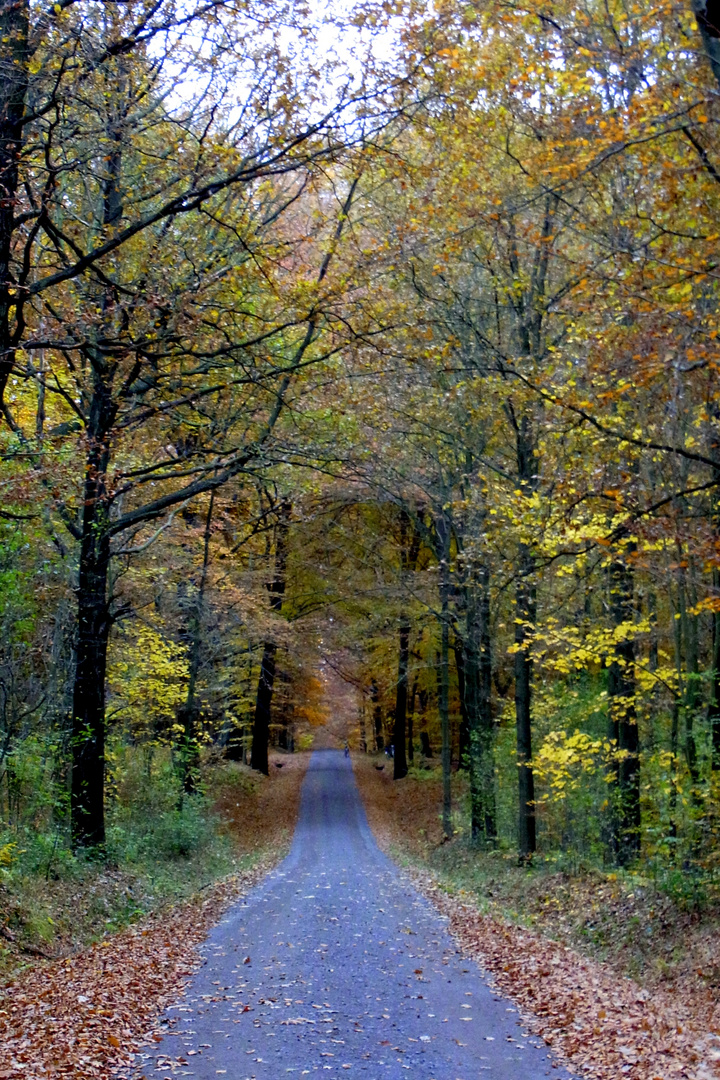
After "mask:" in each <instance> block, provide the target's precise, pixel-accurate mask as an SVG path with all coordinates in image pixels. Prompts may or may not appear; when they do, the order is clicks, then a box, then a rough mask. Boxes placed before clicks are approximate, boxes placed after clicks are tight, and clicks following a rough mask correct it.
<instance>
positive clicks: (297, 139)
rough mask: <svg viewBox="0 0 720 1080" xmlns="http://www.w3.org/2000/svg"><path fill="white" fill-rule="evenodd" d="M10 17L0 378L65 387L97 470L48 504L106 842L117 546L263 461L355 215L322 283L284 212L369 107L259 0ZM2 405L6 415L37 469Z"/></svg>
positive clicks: (1, 164)
mask: <svg viewBox="0 0 720 1080" xmlns="http://www.w3.org/2000/svg"><path fill="white" fill-rule="evenodd" d="M3 13H4V14H3V17H4V18H5V20H6V22H7V26H8V35H7V37H6V38H4V44H3V45H2V49H3V50H4V51H5V54H6V59H5V60H4V61H3V63H6V64H8V65H10V67H11V68H12V71H13V73H14V77H16V82H15V83H14V84H13V85H12V86H10V87H9V91H8V92H9V97H8V103H7V109H8V111H7V113H6V115H5V120H4V122H5V123H6V128H7V130H6V131H5V132H4V134H3V133H2V132H0V144H1V146H0V149H1V150H2V153H3V154H4V157H3V160H2V161H0V169H2V170H3V176H4V183H5V194H6V197H5V199H4V200H3V204H2V205H3V213H4V215H5V216H4V217H3V221H2V227H1V229H0V232H2V236H1V237H0V264H2V259H3V258H6V257H8V256H7V253H8V251H9V253H10V254H9V259H10V266H9V269H7V271H6V273H5V276H4V279H3V283H2V288H4V289H5V293H4V294H3V295H4V299H2V297H0V301H1V303H0V307H1V308H2V311H0V324H1V325H0V334H4V335H5V337H4V339H3V340H2V341H0V346H1V347H2V372H1V373H2V381H3V383H6V382H7V378H8V376H9V373H10V372H11V371H12V372H17V373H20V374H21V375H22V377H23V378H25V379H28V378H29V379H32V380H34V381H36V383H37V385H38V388H39V389H40V390H41V391H42V394H43V395H46V394H47V393H51V394H53V395H54V396H55V397H57V399H58V402H59V408H60V413H61V415H62V412H63V411H64V412H65V417H66V418H65V419H63V422H62V423H60V424H56V425H55V428H54V429H52V430H50V431H48V432H42V435H43V436H45V438H46V439H47V438H48V437H49V438H52V439H53V440H55V445H57V441H58V440H63V439H64V440H65V442H64V444H63V445H67V446H68V450H67V451H64V452H66V453H67V452H69V453H70V455H71V458H72V460H73V462H74V463H75V464H76V465H77V468H78V469H79V470H80V471H81V472H82V476H83V481H82V492H81V495H80V504H81V512H80V513H79V514H76V513H75V511H74V509H73V505H72V504H73V499H74V493H73V483H72V481H70V482H67V481H65V482H64V483H63V484H62V487H63V491H62V494H56V495H54V496H51V498H52V499H53V504H54V505H53V513H54V514H56V515H59V516H60V517H61V518H62V519H63V521H64V523H65V526H66V527H67V529H68V530H69V531H70V533H71V534H72V536H73V538H74V539H75V540H77V542H78V545H79V549H80V554H79V571H78V586H77V602H78V640H77V661H76V677H75V687H74V696H73V723H74V733H73V781H72V800H71V803H72V816H73V831H74V836H75V842H76V844H77V845H91V846H93V845H101V844H102V842H103V838H104V816H103V783H104V781H103V775H104V768H103V761H104V673H105V667H106V655H107V642H108V634H109V632H110V627H111V625H112V622H113V619H114V618H115V613H116V608H115V607H114V599H113V596H112V593H111V592H110V591H109V590H108V575H109V568H110V561H111V558H112V557H113V556H114V555H116V554H122V555H129V554H131V553H132V552H133V551H135V550H137V549H138V548H142V546H143V545H144V544H146V543H148V542H150V540H151V537H150V535H148V532H147V529H148V528H149V527H150V528H152V527H153V525H152V523H153V522H157V521H158V519H162V518H163V515H165V516H167V515H172V514H173V511H174V508H176V507H179V506H181V505H183V504H185V503H187V502H188V501H189V500H191V499H193V498H195V497H197V496H199V495H202V494H203V493H210V492H212V491H213V490H217V489H218V488H219V487H221V486H222V485H223V484H225V483H226V482H227V481H228V480H230V479H231V478H232V477H234V476H236V475H238V474H239V473H240V472H242V471H243V470H244V469H247V468H249V467H250V466H251V464H252V463H257V462H259V461H261V460H262V459H263V458H264V456H265V455H266V454H267V452H268V451H267V447H268V440H269V439H270V437H271V435H272V432H273V429H274V427H275V425H276V423H277V421H278V417H279V416H280V413H281V410H282V407H283V402H284V398H285V395H286V393H287V391H288V388H289V387H290V385H291V382H292V380H293V378H294V376H295V374H296V373H297V372H298V371H299V370H300V369H301V367H302V366H303V365H306V364H307V363H308V362H309V361H310V360H311V359H313V360H317V359H318V357H319V356H320V355H321V353H322V349H323V348H326V350H327V346H321V345H320V339H321V338H323V340H324V334H325V327H326V325H327V324H326V322H325V321H324V315H323V308H324V303H325V300H326V298H327V296H328V295H329V294H330V293H331V292H332V286H331V285H330V283H329V279H327V280H326V278H327V267H328V265H329V259H330V255H331V253H332V247H333V245H336V244H337V242H338V240H339V236H340V232H341V231H342V222H343V220H344V216H343V213H342V212H341V214H340V226H339V230H340V231H338V229H337V228H336V229H335V234H334V239H333V236H332V234H331V235H330V236H329V237H328V238H327V239H328V243H329V244H330V247H326V248H325V249H324V250H323V251H322V252H321V254H320V256H319V257H318V259H317V262H316V264H315V269H314V270H312V271H311V280H312V279H314V280H315V283H316V287H315V288H314V289H313V288H312V287H310V288H309V289H308V288H307V286H306V284H305V282H304V275H303V268H302V265H303V262H302V261H303V258H305V257H306V256H309V257H311V258H312V256H311V254H310V246H309V245H310V242H311V236H310V234H309V233H308V232H307V230H306V231H305V233H304V234H303V233H302V232H301V230H299V229H298V224H299V223H298V222H297V221H292V222H291V218H292V213H293V207H294V205H295V204H296V202H297V200H298V198H299V197H300V195H301V193H302V192H303V191H305V190H306V189H308V188H309V187H311V186H312V184H313V183H314V180H313V170H314V168H315V167H316V165H318V164H319V163H321V162H325V163H327V162H329V161H331V160H333V159H334V157H335V156H336V155H337V152H338V150H339V148H340V146H342V145H345V146H348V142H349V140H352V139H358V138H360V135H359V129H358V128H354V129H352V131H350V132H343V131H342V123H343V119H344V117H345V116H346V115H347V116H349V115H350V112H351V109H352V113H353V115H355V116H357V113H358V106H359V104H360V103H359V102H358V101H357V100H356V101H355V102H354V103H353V104H352V107H351V106H350V103H349V101H348V99H347V98H345V100H344V101H343V102H342V104H341V105H339V106H337V107H336V108H331V109H330V110H327V109H326V110H325V111H324V112H323V111H322V110H319V109H317V110H315V106H314V93H313V88H312V85H311V83H312V77H309V78H308V79H305V81H304V82H295V81H293V74H294V73H291V71H290V68H289V66H288V63H287V60H286V58H285V57H284V56H283V54H282V52H281V50H280V48H279V47H278V46H277V45H275V44H273V43H272V37H271V38H268V37H267V34H268V32H269V29H270V27H271V26H272V20H273V12H272V11H270V9H269V8H266V7H263V10H262V13H261V14H260V17H259V19H257V20H256V19H255V14H257V13H253V12H247V13H244V12H241V11H238V10H236V9H235V7H234V6H232V5H226V4H211V5H209V6H208V5H201V6H198V7H197V8H195V7H193V6H191V7H190V8H188V9H182V10H176V9H175V7H174V6H173V5H172V4H161V5H158V4H149V3H148V4H146V5H144V4H142V3H127V4H119V5H113V6H111V7H108V6H107V5H93V4H82V3H65V4H62V5H55V7H54V8H50V9H48V12H47V13H46V14H42V15H38V17H37V21H36V23H35V25H33V26H30V24H29V21H28V20H29V17H30V9H29V7H28V6H27V5H25V4H22V3H21V4H6V5H4V6H3ZM275 16H276V17H277V18H278V20H279V21H280V22H282V21H283V19H284V13H281V12H280V11H279V10H278V11H277V12H275ZM200 41H202V42H203V43H204V44H203V45H202V47H200V46H199V44H198V43H199V42H200ZM260 41H262V47H261V50H260V53H256V52H255V51H254V49H255V44H258V43H259V42H260ZM151 43H152V48H151V47H150V46H151ZM230 43H232V47H231V48H229V45H230ZM254 43H255V44H254ZM258 47H260V46H259V44H258ZM233 50H234V53H235V56H236V58H237V62H239V63H241V64H244V65H245V67H246V69H247V75H248V77H247V80H246V82H245V86H246V87H247V92H246V98H245V100H244V101H241V102H240V106H239V111H238V106H237V103H236V101H235V98H234V97H232V96H231V95H232V94H235V93H236V91H235V90H231V86H230V83H229V82H228V81H225V82H224V83H223V79H222V73H223V71H224V70H225V69H224V67H223V65H224V64H227V63H231V61H229V60H228V59H227V58H228V56H229V55H230V53H232V52H233ZM259 55H262V57H263V61H262V64H260V65H258V59H257V58H258V56H259ZM71 57H74V58H76V59H73V61H72V63H71V62H70V60H71ZM235 62H236V61H235V60H233V61H232V63H233V64H234V63H235ZM178 71H185V72H187V73H188V79H187V80H186V82H184V83H182V84H181V83H180V82H178V78H179V76H178V75H177V74H176V73H177V72H178ZM190 78H192V82H193V88H191V84H190V81H189V79H190ZM209 80H211V81H209ZM208 85H209V86H210V87H211V90H210V91H208V89H207V87H208ZM234 85H235V86H237V82H236V83H235V84H234ZM178 98H179V100H178ZM233 108H234V109H235V114H236V115H237V116H238V117H239V118H238V119H237V120H232V121H231V120H229V119H228V117H229V114H230V111H231V110H232V109H233ZM314 110H315V112H316V115H313V111H314ZM381 122H383V121H381ZM7 125H10V126H9V127H8V126H7ZM20 128H21V129H22V138H20V139H18V131H19V130H20ZM341 209H342V208H341ZM345 212H346V211H345ZM9 215H12V221H11V218H10V216H9ZM286 222H287V225H286V224H285V223H286ZM336 225H337V219H336V221H335V222H334V223H333V228H335V226H336ZM314 231H315V232H316V234H317V235H318V236H322V235H323V226H322V222H321V218H320V217H318V218H317V220H316V224H315V226H314ZM3 252H5V255H3ZM318 264H320V273H318V269H317V267H318ZM258 268H261V272H260V273H258ZM270 282H272V284H270ZM323 293H324V295H323ZM279 297H281V299H278V298H279ZM3 312H4V314H3ZM334 347H335V345H332V346H330V350H331V351H332V349H333V348H334ZM20 350H22V352H21V351H20ZM20 355H22V356H23V357H26V358H27V361H26V365H25V367H23V368H20V367H19V366H18V363H19V361H18V357H19V356H20ZM38 356H42V357H43V368H42V374H40V369H39V366H38V364H36V362H35V360H34V359H33V358H34V357H38ZM12 405H13V402H12V401H8V400H7V399H6V401H5V404H4V415H5V418H6V421H7V423H8V424H9V425H10V426H11V428H12V430H13V432H14V433H15V435H16V438H17V439H18V440H19V441H20V443H21V444H22V446H23V447H24V448H25V450H24V452H25V453H26V454H29V455H31V458H32V459H33V460H34V461H35V462H36V463H37V465H38V467H40V468H42V462H43V457H42V448H41V447H39V446H37V447H36V445H35V442H34V435H33V434H31V433H30V432H28V431H27V430H26V425H25V423H24V420H25V417H24V416H22V415H16V410H13V408H12ZM44 408H45V406H44V404H43V409H44ZM40 412H41V410H40V408H39V409H38V415H40ZM36 427H37V425H36ZM41 429H42V425H40V430H41ZM75 431H80V433H81V434H80V437H79V439H76V438H75V436H74V432H75ZM68 436H70V437H71V440H72V439H74V440H75V441H70V442H69V444H68ZM48 487H49V488H50V489H51V488H52V485H51V484H50V483H48ZM55 490H56V491H57V488H56V489H55ZM159 528H160V529H161V530H162V528H163V526H162V525H160V526H159ZM143 530H145V532H143Z"/></svg>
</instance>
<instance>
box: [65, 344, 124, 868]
mask: <svg viewBox="0 0 720 1080" xmlns="http://www.w3.org/2000/svg"><path fill="white" fill-rule="evenodd" d="M103 367H104V362H103V360H102V359H101V358H100V357H96V358H95V379H94V393H93V398H92V403H91V408H90V416H89V419H88V430H87V443H88V452H87V455H86V467H85V486H84V500H83V521H82V536H81V546H80V566H79V571H78V584H77V594H76V595H77V603H78V629H77V635H78V636H77V656H76V666H75V682H74V686H73V721H72V777H71V785H70V817H71V829H72V838H73V845H74V846H75V847H76V848H78V847H101V846H102V845H103V844H104V842H105V801H104V788H105V674H106V669H107V643H108V635H109V632H110V606H109V600H108V595H107V584H108V573H109V569H110V540H109V537H108V532H107V525H108V507H109V497H108V492H107V488H106V473H107V467H108V462H109V458H110V440H109V433H110V430H111V427H112V423H113V420H114V417H115V406H114V404H113V402H112V395H111V388H110V376H109V375H108V374H107V372H105V371H103Z"/></svg>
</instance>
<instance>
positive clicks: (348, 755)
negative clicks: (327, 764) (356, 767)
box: [345, 740, 350, 757]
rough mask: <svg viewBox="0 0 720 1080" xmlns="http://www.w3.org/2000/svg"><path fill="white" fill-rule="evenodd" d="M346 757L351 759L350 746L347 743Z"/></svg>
mask: <svg viewBox="0 0 720 1080" xmlns="http://www.w3.org/2000/svg"><path fill="white" fill-rule="evenodd" d="M345 757H350V744H349V743H348V742H347V740H346V741H345Z"/></svg>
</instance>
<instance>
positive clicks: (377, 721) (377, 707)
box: [370, 679, 385, 751]
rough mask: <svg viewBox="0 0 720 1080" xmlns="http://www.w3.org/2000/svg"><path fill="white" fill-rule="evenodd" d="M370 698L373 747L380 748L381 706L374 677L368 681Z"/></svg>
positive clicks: (381, 734)
mask: <svg viewBox="0 0 720 1080" xmlns="http://www.w3.org/2000/svg"><path fill="white" fill-rule="evenodd" d="M370 700H371V701H372V706H373V729H374V731H375V749H376V750H378V751H379V750H382V749H383V748H384V746H385V739H384V738H383V729H382V706H381V704H380V687H379V686H378V684H377V680H376V679H372V680H371V682H370Z"/></svg>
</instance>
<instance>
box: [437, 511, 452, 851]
mask: <svg viewBox="0 0 720 1080" xmlns="http://www.w3.org/2000/svg"><path fill="white" fill-rule="evenodd" d="M438 532H439V537H440V547H441V559H440V670H439V672H438V707H439V711H440V731H441V735H442V778H443V802H442V824H443V833H444V834H445V836H446V837H448V838H449V837H451V836H452V831H453V830H452V744H451V736H450V580H449V574H450V566H449V559H450V531H449V529H448V528H447V525H446V523H445V522H443V523H442V525H441V526H440V527H439V529H438Z"/></svg>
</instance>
